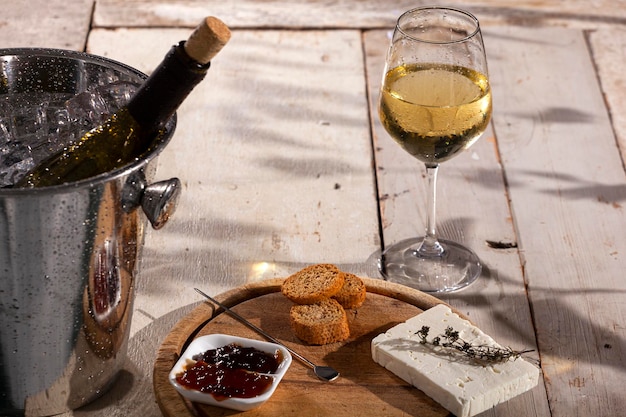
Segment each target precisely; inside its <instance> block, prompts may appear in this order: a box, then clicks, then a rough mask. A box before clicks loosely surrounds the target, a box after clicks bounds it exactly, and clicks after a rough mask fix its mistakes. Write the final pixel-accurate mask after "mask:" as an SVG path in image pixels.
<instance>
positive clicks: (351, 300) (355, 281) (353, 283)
mask: <svg viewBox="0 0 626 417" xmlns="http://www.w3.org/2000/svg"><path fill="white" fill-rule="evenodd" d="M344 274H345V280H344V283H343V286H342V287H341V289H340V290H339V292H338V293H337V294H335V295H333V298H334V299H335V300H337V301H338V302H339V304H341V306H342V307H343V308H346V309H354V308H359V307H361V305H363V302H364V301H365V296H366V293H367V290H366V288H365V283H364V282H363V280H362V279H361V278H359V277H358V276H356V275H354V274H351V273H349V272H344Z"/></svg>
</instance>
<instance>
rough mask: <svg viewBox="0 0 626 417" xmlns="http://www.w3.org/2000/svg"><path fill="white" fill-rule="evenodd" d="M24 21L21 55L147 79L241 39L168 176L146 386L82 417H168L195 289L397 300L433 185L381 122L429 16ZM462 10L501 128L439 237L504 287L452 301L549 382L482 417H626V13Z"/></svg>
mask: <svg viewBox="0 0 626 417" xmlns="http://www.w3.org/2000/svg"><path fill="white" fill-rule="evenodd" d="M5 3H7V4H3V6H2V14H0V46H2V47H18V46H30V47H34V46H37V47H52V48H64V49H73V50H86V51H88V52H90V53H94V54H98V55H104V56H108V57H111V58H114V59H116V60H120V61H123V62H125V63H128V64H130V65H132V66H134V67H137V68H138V69H140V70H142V71H145V72H149V71H150V70H151V69H152V68H153V67H154V66H155V65H156V64H157V63H158V62H159V61H160V59H161V58H162V57H163V55H164V54H165V52H166V51H167V50H168V49H169V47H170V45H172V44H173V43H175V42H177V41H178V40H181V39H184V38H186V36H187V35H188V33H189V32H190V28H191V27H193V26H195V25H196V24H197V23H198V22H199V21H200V19H201V18H202V17H203V16H205V15H215V16H217V17H220V18H221V19H222V20H224V21H225V22H226V23H227V24H228V25H229V26H231V27H232V28H233V30H234V35H233V38H232V41H231V42H230V44H229V45H227V47H226V48H225V49H224V50H223V51H222V53H220V55H219V56H218V57H217V58H216V59H215V60H214V62H213V66H212V68H211V70H210V71H209V74H208V76H207V78H206V80H205V81H204V82H203V84H201V85H200V86H199V87H198V88H197V89H196V90H195V91H194V92H193V93H192V95H191V96H190V97H189V99H188V100H187V101H186V102H185V103H184V105H183V107H182V108H181V109H180V111H179V123H178V128H177V131H176V134H175V137H174V140H173V141H172V143H171V144H170V145H169V146H168V147H167V149H166V150H165V151H164V152H163V153H162V155H161V157H160V159H159V168H158V173H157V175H158V176H159V178H163V179H165V178H170V177H174V176H175V177H178V178H180V179H181V181H182V183H183V186H184V189H183V195H182V197H181V200H180V203H179V206H178V211H177V212H176V214H175V216H174V217H173V218H172V219H171V221H170V223H169V224H168V225H167V226H166V227H165V228H164V229H162V230H159V231H149V232H148V236H147V242H146V247H145V250H144V260H143V264H142V268H143V270H142V275H141V276H140V279H139V282H138V288H137V299H136V302H135V311H134V316H133V325H132V335H131V339H130V346H129V359H128V363H127V365H126V367H125V370H124V373H123V374H122V376H121V378H120V379H119V380H118V382H117V384H116V385H115V386H114V387H113V389H112V390H111V391H110V392H109V393H108V394H107V395H105V396H104V397H102V398H101V399H100V400H98V401H97V402H95V403H93V404H91V405H88V406H87V407H85V408H84V409H82V410H77V411H74V412H73V413H69V414H67V415H68V416H69V415H72V416H103V417H104V416H125V417H128V416H131V417H132V416H137V417H138V416H142V417H146V416H148V417H151V416H154V417H156V416H160V412H159V409H158V407H157V405H156V403H155V400H154V395H153V392H152V376H151V372H152V365H153V362H154V358H155V355H156V350H157V348H158V346H159V344H160V343H161V341H162V340H163V338H164V337H165V335H166V334H167V333H168V332H169V330H170V329H171V328H172V326H173V325H174V324H175V323H176V322H177V321H178V320H179V319H180V318H181V317H183V316H184V315H186V314H187V313H189V312H190V311H191V310H192V309H193V308H194V307H195V306H197V303H198V302H199V301H200V300H199V297H198V296H197V294H196V293H195V292H194V291H193V289H192V288H193V287H194V286H197V287H200V288H203V289H204V290H205V291H206V292H208V293H211V294H219V293H221V292H223V291H226V290H228V289H232V288H234V287H237V286H239V285H242V284H244V283H249V282H254V281H259V280H263V279H268V278H273V277H281V276H285V275H287V274H289V273H291V272H293V271H295V270H297V269H299V268H300V267H302V266H304V265H308V264H311V263H316V262H332V263H335V264H337V265H339V266H340V267H342V268H344V269H346V270H349V271H352V272H355V273H359V274H363V275H367V276H371V277H374V278H376V277H379V275H378V273H377V269H376V262H375V261H376V257H377V254H378V253H380V250H381V248H382V247H384V246H385V245H388V244H391V243H393V242H395V241H397V240H401V239H403V238H407V237H411V236H414V235H419V234H421V233H422V232H423V229H424V226H425V225H424V223H425V211H426V207H425V198H426V197H425V195H426V183H425V178H424V175H425V173H424V169H423V167H422V166H421V164H420V163H418V162H417V161H416V160H414V159H412V158H411V157H410V156H409V155H408V154H405V153H404V152H403V151H402V150H400V149H399V147H398V146H397V145H395V144H394V143H393V141H392V140H391V139H390V138H389V137H388V136H387V134H386V133H385V131H384V130H383V128H382V127H381V125H380V123H379V121H378V117H377V114H376V112H375V111H374V109H375V103H376V96H377V94H378V93H377V90H378V86H379V82H380V78H381V71H382V68H383V59H384V54H385V51H386V48H387V45H388V38H389V34H390V30H391V29H392V27H393V24H394V22H395V19H396V18H397V16H398V15H399V14H400V13H401V12H402V11H404V10H406V9H409V8H411V7H414V6H416V5H419V4H422V3H423V2H421V1H419V0H418V1H406V0H397V1H393V2H382V1H378V0H367V1H357V0H352V1H350V0H343V1H342V0H339V1H323V0H308V1H301V2H289V1H280V0H267V1H253V0H244V1H239V2H235V1H211V0H204V1H203V0H178V1H177V0H97V1H94V0H73V1H71V2H68V1H66V0H43V1H42V0H36V1H28V0H18V1H11V2H5ZM432 3H436V1H433V2H432ZM459 5H460V6H461V7H464V8H466V9H468V10H470V11H472V12H474V13H475V14H476V15H477V17H478V18H479V20H480V21H481V24H482V27H483V32H484V37H485V43H486V48H487V56H488V60H489V69H490V77H491V81H492V86H493V93H494V113H493V120H492V124H491V127H490V129H489V130H488V131H487V132H486V133H485V134H484V136H483V138H482V139H481V140H480V141H479V142H478V143H477V144H476V145H475V146H474V147H473V148H471V149H470V150H468V151H466V152H465V153H463V154H462V155H460V156H458V157H456V158H455V159H453V160H451V161H449V162H446V163H445V164H443V165H442V166H441V169H440V183H439V195H438V228H439V231H440V233H441V235H442V236H443V237H447V238H451V239H455V240H458V241H461V242H463V243H465V244H467V245H469V246H470V247H471V248H473V249H474V250H475V251H476V252H477V254H478V255H479V256H480V258H481V259H482V260H483V262H484V264H485V266H486V268H485V272H484V274H483V276H482V277H481V279H480V280H479V281H477V282H476V283H474V284H473V285H472V286H470V287H468V288H467V289H465V290H463V291H460V292H458V293H454V294H452V295H448V296H444V297H442V299H443V300H444V301H446V302H449V303H450V304H452V305H453V306H454V307H456V308H458V309H459V310H460V311H462V312H463V313H464V314H466V315H467V316H469V317H470V318H471V319H472V320H473V321H474V322H475V323H476V324H478V325H479V326H480V327H481V328H482V329H483V330H485V331H486V332H487V333H489V334H491V335H492V336H494V337H495V339H496V340H498V341H499V342H501V343H502V344H505V345H509V346H512V347H516V348H531V349H532V348H534V349H536V352H535V354H534V355H535V357H536V358H537V359H540V361H541V368H542V371H543V378H542V380H541V381H540V384H539V386H537V387H536V388H535V389H534V390H532V391H531V392H529V393H527V394H525V395H522V396H520V397H517V398H515V399H513V400H512V401H509V402H507V403H505V404H502V405H500V406H498V407H496V408H494V409H492V410H489V411H487V412H485V413H483V414H481V416H507V417H510V416H541V417H543V416H559V417H561V416H563V417H565V416H568V417H569V416H618V415H623V414H624V412H625V411H624V410H626V396H625V395H624V393H623V382H624V381H626V278H625V275H626V271H625V269H626V238H625V237H624V235H625V232H626V215H625V208H624V205H625V204H626V178H625V169H624V158H625V157H626V81H625V77H624V69H623V68H624V63H625V62H626V2H624V0H570V1H552V2H551V1H548V0H543V1H532V0H519V1H515V2H513V1H510V0H483V1H477V0H467V1H465V2H463V3H462V4H460V3H459ZM487 241H495V242H505V243H511V244H513V246H514V247H512V248H509V249H497V248H493V247H490V246H489V245H487V244H486V242H487Z"/></svg>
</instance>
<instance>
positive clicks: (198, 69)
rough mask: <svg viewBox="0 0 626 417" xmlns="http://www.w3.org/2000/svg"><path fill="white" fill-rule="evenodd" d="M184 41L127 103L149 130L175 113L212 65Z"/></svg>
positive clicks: (155, 128)
mask: <svg viewBox="0 0 626 417" xmlns="http://www.w3.org/2000/svg"><path fill="white" fill-rule="evenodd" d="M184 44H185V42H184V41H183V42H180V43H179V44H178V45H175V46H173V47H172V48H171V49H170V51H169V52H168V53H167V55H166V56H165V58H164V59H163V61H162V62H161V64H159V66H158V67H157V68H156V69H155V70H154V71H153V72H152V75H150V77H148V79H147V80H146V81H145V82H144V84H143V85H142V86H141V87H140V88H139V90H137V92H136V93H135V94H134V95H133V97H132V98H131V100H130V102H129V103H128V105H127V107H128V111H129V113H130V114H131V115H132V116H133V118H134V119H135V120H136V121H137V123H138V124H139V125H140V126H141V127H142V129H144V130H146V131H150V132H154V131H156V130H158V129H159V128H161V127H162V126H163V125H164V124H165V122H167V121H168V120H169V119H170V117H172V116H173V115H174V113H175V112H176V110H177V109H178V107H179V106H180V105H181V104H182V102H183V101H184V100H185V98H187V96H188V95H189V93H190V92H191V90H193V88H194V87H195V86H196V85H197V84H198V83H199V82H200V81H202V79H203V78H204V76H205V75H206V73H207V71H208V69H209V67H210V65H211V63H210V62H209V63H207V64H205V65H203V64H200V63H198V62H196V61H194V60H193V59H191V58H190V57H189V56H188V55H187V53H186V52H185V49H184Z"/></svg>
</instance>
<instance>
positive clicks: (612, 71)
mask: <svg viewBox="0 0 626 417" xmlns="http://www.w3.org/2000/svg"><path fill="white" fill-rule="evenodd" d="M589 36H590V43H591V46H592V48H593V57H594V62H595V63H596V66H597V71H598V78H599V79H600V83H601V86H602V91H603V92H604V97H605V99H606V102H607V104H608V107H609V110H610V112H611V119H612V122H613V127H614V129H615V135H616V136H617V141H618V143H619V146H620V148H621V154H622V159H623V160H626V81H625V80H624V62H626V29H625V28H624V27H612V28H609V29H599V30H597V31H593V32H591V34H590V35H589Z"/></svg>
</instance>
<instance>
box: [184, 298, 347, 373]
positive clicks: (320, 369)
mask: <svg viewBox="0 0 626 417" xmlns="http://www.w3.org/2000/svg"><path fill="white" fill-rule="evenodd" d="M194 290H196V291H197V292H198V293H199V294H200V295H202V296H203V297H206V298H207V299H208V300H210V301H211V302H213V303H215V304H217V305H218V306H219V307H221V308H222V309H223V310H224V311H226V312H227V313H228V314H230V315H231V316H233V317H234V318H236V319H237V320H239V321H240V322H242V323H243V324H245V325H246V326H248V327H249V328H251V329H252V330H254V331H255V332H257V333H259V334H260V335H262V336H263V337H265V338H266V339H268V340H269V341H271V342H274V343H276V344H277V345H281V346H283V347H284V348H285V349H287V350H288V351H289V353H291V354H292V355H293V356H295V357H296V358H297V359H299V360H300V361H301V362H303V363H304V364H306V365H308V366H310V367H311V368H312V369H313V372H314V373H315V375H317V377H318V378H319V379H321V380H323V381H329V382H330V381H334V380H335V379H337V378H339V372H337V371H336V370H335V369H333V368H331V367H330V366H318V365H315V364H314V363H313V362H311V361H310V360H308V359H307V358H305V357H304V356H302V355H300V354H299V353H297V352H294V351H293V350H292V349H290V348H289V347H287V346H285V345H284V344H283V343H281V342H279V341H278V339H276V338H274V337H273V336H271V335H270V334H268V333H266V332H265V331H264V330H262V329H261V328H259V327H257V326H255V325H254V324H252V323H250V322H249V321H248V320H246V319H244V318H243V317H242V316H240V315H239V314H237V313H235V312H234V311H233V310H231V309H230V308H228V307H226V306H225V305H224V304H222V303H220V302H219V301H217V300H216V299H214V298H213V297H210V296H208V295H207V294H205V293H203V292H202V291H200V290H199V289H197V288H194Z"/></svg>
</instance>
